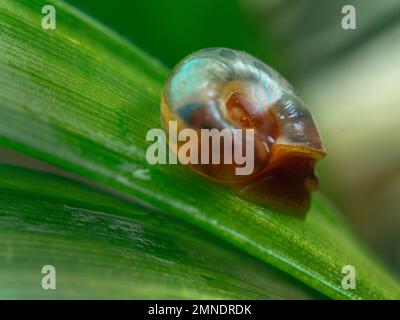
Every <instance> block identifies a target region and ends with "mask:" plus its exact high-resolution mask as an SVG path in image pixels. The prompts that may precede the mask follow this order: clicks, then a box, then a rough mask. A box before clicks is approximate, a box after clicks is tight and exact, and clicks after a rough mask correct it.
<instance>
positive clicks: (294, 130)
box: [161, 48, 325, 214]
mask: <svg viewBox="0 0 400 320" xmlns="http://www.w3.org/2000/svg"><path fill="white" fill-rule="evenodd" d="M161 114H162V121H163V125H164V129H165V130H166V131H168V130H169V128H170V127H169V125H168V124H169V123H170V122H171V121H176V123H177V129H178V131H179V130H183V129H185V128H191V129H194V130H196V131H197V132H202V130H203V129H217V130H219V131H221V130H224V129H225V131H226V130H232V131H233V130H236V129H250V130H251V131H253V132H254V138H252V139H254V141H252V142H253V148H254V153H253V154H254V159H253V160H254V168H253V171H252V173H251V174H249V175H238V174H237V168H238V167H240V166H241V165H240V164H238V163H237V162H235V160H236V158H235V160H234V161H233V162H231V163H229V161H227V162H224V161H221V163H217V164H212V163H211V161H209V163H208V164H204V163H201V162H200V161H199V164H191V167H192V168H193V169H194V170H195V171H197V172H199V173H201V174H202V175H204V176H207V177H208V178H211V179H213V180H216V181H219V182H222V183H226V184H229V185H232V186H233V187H234V188H235V189H236V191H237V192H238V195H239V196H240V197H243V198H246V199H250V200H251V201H253V202H255V203H257V204H259V205H261V206H265V207H269V208H273V209H277V210H279V211H284V212H288V213H294V214H304V213H306V212H307V210H308V208H309V206H310V194H311V192H312V191H314V190H316V189H317V187H318V178H317V177H316V175H315V172H314V167H315V164H316V162H317V160H319V159H321V158H323V157H324V156H325V152H324V150H323V146H322V143H321V139H320V136H319V133H318V130H317V128H316V125H315V123H314V121H313V118H312V116H311V114H310V112H309V111H308V110H307V109H306V107H305V106H304V103H303V102H302V100H301V99H300V97H299V96H298V95H297V94H296V92H295V91H294V89H293V88H292V86H291V85H290V84H289V83H288V82H287V81H286V80H285V79H284V78H283V77H282V76H281V75H280V74H279V73H278V72H276V71H275V70H274V69H272V68H271V67H269V66H267V65H266V64H264V63H263V62H261V61H260V60H258V59H256V58H254V57H252V56H250V55H249V54H247V53H245V52H240V51H235V50H231V49H227V48H208V49H203V50H200V51H198V52H195V53H193V54H191V55H189V56H188V57H187V58H185V59H184V60H183V61H182V62H180V63H179V64H178V65H177V66H176V67H175V68H174V70H173V71H172V73H171V75H170V77H169V79H168V81H167V83H166V85H165V87H164V91H163V94H162V98H161ZM238 141H239V148H240V149H243V148H244V145H245V144H244V141H245V140H244V138H243V137H242V140H240V139H239V140H238ZM238 141H236V140H232V141H231V142H230V143H231V144H233V146H232V149H231V150H236V149H237V147H238ZM193 143H195V144H196V147H199V148H198V149H199V150H200V151H199V154H198V155H196V156H197V157H199V158H201V157H202V153H204V152H205V151H207V152H209V151H210V154H212V153H213V154H215V153H221V154H220V155H219V157H220V158H221V159H222V160H223V159H227V158H228V157H227V154H226V153H224V151H225V150H222V147H221V145H219V147H218V149H215V148H214V149H211V147H209V146H208V148H207V149H206V150H204V148H203V149H202V148H201V147H202V146H203V145H201V143H200V141H197V140H196V142H193ZM182 144H183V143H182V142H180V141H177V142H176V144H173V145H171V143H170V145H169V147H170V148H174V149H175V152H176V151H178V150H179V149H180V148H181V147H182ZM235 147H236V149H234V148H235ZM241 151H244V150H241ZM247 151H248V150H247ZM210 154H209V155H207V157H211V155H210Z"/></svg>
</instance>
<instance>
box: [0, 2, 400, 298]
mask: <svg viewBox="0 0 400 320" xmlns="http://www.w3.org/2000/svg"><path fill="white" fill-rule="evenodd" d="M47 2H48V1H46V3H47ZM44 3H45V2H44V1H39V0H34V1H32V0H22V1H18V2H16V1H2V2H1V3H0V28H1V30H2V32H1V33H0V70H1V72H0V143H1V144H3V145H5V146H8V147H12V148H15V149H17V150H20V151H22V152H24V153H28V154H30V155H33V156H35V157H37V158H40V159H42V160H45V161H47V162H50V163H53V164H55V165H58V166H60V167H63V168H65V169H68V170H70V171H72V172H75V173H77V174H80V175H83V176H86V177H88V178H91V179H92V180H95V181H97V182H98V183H101V184H104V185H107V186H111V187H113V188H115V189H118V190H120V191H124V192H126V193H128V194H130V195H132V196H135V197H136V198H138V199H140V200H141V201H142V202H144V203H147V204H149V205H151V206H153V207H155V208H157V209H159V210H161V211H162V212H164V213H165V214H168V215H169V216H171V217H174V218H176V219H178V220H180V221H182V222H185V223H187V224H191V225H193V226H196V227H198V228H200V229H202V230H203V232H205V233H207V234H208V235H210V236H214V237H217V238H219V239H221V240H224V241H225V242H226V243H230V244H232V245H234V246H235V247H236V248H238V249H240V250H242V251H243V252H246V253H248V254H250V255H252V256H254V257H256V258H257V259H259V260H261V261H263V262H265V263H266V264H268V265H272V266H274V267H276V268H278V269H280V270H282V271H284V272H286V273H287V274H289V275H291V276H293V277H294V278H296V279H298V280H300V281H301V282H303V283H305V284H306V285H307V286H309V287H311V288H313V289H315V290H316V291H318V292H320V293H322V294H323V295H326V296H328V297H331V298H353V299H360V298H362V299H382V298H399V297H400V285H399V283H398V282H397V281H396V280H394V279H393V278H392V277H391V276H390V275H389V274H388V273H387V272H386V271H385V270H384V269H382V267H381V266H380V265H379V264H377V263H376V262H375V261H374V259H372V258H371V257H370V256H369V254H368V252H366V251H365V249H363V248H362V247H361V246H360V245H359V244H358V243H357V241H356V240H355V239H354V238H353V237H352V236H351V235H350V233H349V231H348V230H347V229H346V227H345V225H344V224H343V222H342V221H341V219H340V218H339V217H338V215H337V214H336V213H335V210H334V209H332V208H331V206H329V205H328V204H327V202H326V201H325V200H324V199H323V198H322V196H320V195H317V197H316V199H314V201H313V205H312V208H311V211H310V212H309V214H308V215H307V217H306V219H305V220H298V219H296V218H293V217H290V216H286V215H281V214H278V213H275V212H272V211H269V210H266V209H263V208H260V207H258V206H256V205H254V204H252V203H249V202H246V201H244V200H242V199H239V198H238V197H236V196H235V195H234V194H233V193H232V192H230V191H229V190H227V189H225V188H224V187H222V186H221V185H218V184H214V183H212V182H210V181H207V180H205V179H204V178H202V177H200V176H198V175H195V174H194V173H192V172H191V171H190V170H188V169H187V168H185V167H183V166H176V165H175V166H174V165H164V166H151V165H149V164H148V163H147V162H146V159H145V150H146V148H147V147H148V145H149V143H147V142H146V140H145V137H146V133H147V131H148V130H149V129H151V128H155V127H159V126H160V112H159V100H160V95H161V91H162V85H163V82H164V81H165V78H166V76H167V70H166V69H165V68H163V67H162V66H161V65H159V64H158V63H156V62H155V61H154V60H152V59H151V58H149V57H147V56H146V55H145V54H144V53H142V52H141V51H140V50H138V49H137V48H135V47H134V46H132V45H131V44H129V43H127V42H126V41H124V40H123V39H121V38H119V37H118V36H117V35H115V34H114V33H112V32H110V31H109V30H107V29H106V28H104V27H103V26H101V25H99V24H98V23H96V22H95V21H93V20H91V19H90V18H88V17H87V16H85V15H83V14H81V13H80V12H78V11H76V10H74V9H73V8H71V7H69V6H67V5H65V4H63V3H61V2H56V7H57V30H55V31H46V30H42V29H41V26H40V18H41V14H40V10H41V7H42V6H43V5H44ZM348 264H350V265H353V266H354V267H355V268H356V270H357V288H356V289H355V290H345V289H343V288H342V286H341V280H342V277H343V274H342V273H341V270H342V267H343V266H344V265H348Z"/></svg>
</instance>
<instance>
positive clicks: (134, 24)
mask: <svg viewBox="0 0 400 320" xmlns="http://www.w3.org/2000/svg"><path fill="white" fill-rule="evenodd" d="M67 2H69V3H71V4H73V5H74V6H76V7H78V8H80V9H82V10H83V11H84V12H86V13H87V14H89V15H90V16H92V17H94V18H95V19H97V20H100V21H102V22H103V23H104V24H105V25H107V26H109V27H111V28H113V29H114V30H115V31H117V32H118V33H120V34H121V35H123V36H124V37H125V38H127V39H129V40H130V41H131V42H133V43H134V44H135V45H137V46H138V47H140V48H142V49H143V50H144V51H146V52H148V53H149V54H151V55H153V56H154V57H155V58H156V59H159V60H160V61H161V62H162V63H164V64H165V65H167V66H169V67H173V66H174V65H175V64H176V63H177V62H178V61H179V60H180V59H182V58H183V57H184V56H186V55H188V54H189V53H191V52H193V51H196V50H198V49H200V48H204V47H213V46H224V47H230V48H234V49H240V50H245V51H247V52H249V53H251V54H253V55H255V56H257V57H259V58H260V59H262V60H263V61H265V62H267V63H268V64H270V65H271V66H273V67H275V68H276V69H277V70H279V71H280V72H281V73H282V74H283V75H284V76H285V77H286V78H288V79H289V81H290V82H292V83H293V84H294V85H295V87H296V88H297V89H298V91H299V92H300V94H301V96H302V97H303V99H304V101H305V102H306V104H307V105H308V106H309V108H310V109H311V110H312V111H313V114H314V117H315V118H316V122H317V124H318V125H319V129H320V131H321V135H322V138H323V140H324V143H325V148H326V150H327V153H328V157H327V158H326V159H324V160H323V161H322V162H321V163H320V164H319V166H318V171H319V175H320V178H321V189H322V190H323V192H324V193H325V194H326V195H327V196H328V197H329V198H330V199H332V201H333V202H334V203H335V204H336V205H337V206H338V207H340V209H341V211H342V212H343V214H344V215H345V216H346V218H347V219H348V220H349V221H350V222H351V224H352V226H353V228H354V229H355V231H356V232H357V233H358V234H359V236H360V237H362V238H363V239H364V240H365V241H367V242H368V243H369V244H370V245H371V246H372V247H373V248H374V249H375V251H376V253H377V254H379V255H380V256H382V257H383V258H384V260H385V261H386V263H387V265H388V266H389V267H390V268H391V269H393V270H394V271H396V272H397V273H398V274H400V249H399V248H400V236H399V235H400V197H399V196H400V148H399V146H400V1H398V0H384V1H376V0H359V1H341V0H335V1H333V0H332V1H318V0H298V1H289V0H270V1H268V0H242V1H239V0H201V1H200V0H191V1H188V0H137V1H133V0H132V1H129V0H114V1H98V0H68V1H67ZM346 4H351V5H353V6H354V7H355V9H356V23H357V29H356V30H343V29H342V28H341V19H342V17H343V15H342V14H341V9H342V7H343V6H344V5H346Z"/></svg>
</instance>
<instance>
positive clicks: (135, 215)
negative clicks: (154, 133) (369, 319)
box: [0, 165, 315, 299]
mask: <svg viewBox="0 0 400 320" xmlns="http://www.w3.org/2000/svg"><path fill="white" fill-rule="evenodd" d="M0 234H1V236H0V266H1V267H0V298H2V299H4V298H7V299H9V298H22V299H26V298H28V299H37V298H52V299H54V298H58V299H60V298H75V299H76V298H86V299H87V298H110V297H112V298H113V299H116V298H122V299H124V298H125V299H126V298H139V299H144V298H151V299H154V298H157V299H163V298H164V299H165V298H168V299H170V298H176V299H189V298H192V299H193V298H198V299H222V298H223V299H249V298H252V299H271V298H274V299H280V298H297V299H299V298H302V299H304V298H310V297H315V293H313V294H311V292H310V290H307V289H306V288H304V286H301V285H299V284H298V283H297V285H296V282H293V279H290V278H289V277H287V276H286V275H285V274H283V273H282V272H279V271H278V270H273V269H272V268H266V267H265V266H264V265H263V264H262V263H260V262H259V261H257V260H256V259H254V258H251V257H248V256H247V255H246V254H244V253H241V252H240V251H238V250H236V249H234V248H232V247H231V246H227V245H225V244H223V243H221V241H219V240H218V239H213V238H212V237H208V236H207V235H205V234H204V232H199V231H198V230H196V228H193V227H191V226H190V225H185V224H182V223H180V222H179V221H176V220H175V219H173V218H170V217H166V216H165V215H162V214H161V213H159V212H156V211H154V210H149V209H146V210H145V209H143V208H142V207H140V206H138V205H135V204H132V203H130V202H127V201H123V200H119V199H116V198H115V197H113V196H110V195H107V194H104V193H103V192H98V191H95V190H92V189H90V188H88V187H84V186H82V185H80V184H77V183H75V182H73V181H70V180H67V179H64V178H59V177H56V176H53V175H50V174H45V173H39V172H34V171H29V170H25V169H21V168H17V167H12V166H4V165H0ZM221 261H223V264H222V263H221ZM44 265H53V266H54V267H55V268H56V290H48V291H47V290H43V288H42V286H41V280H42V277H43V275H42V273H41V270H42V267H43V266H44ZM227 266H229V268H227Z"/></svg>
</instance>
